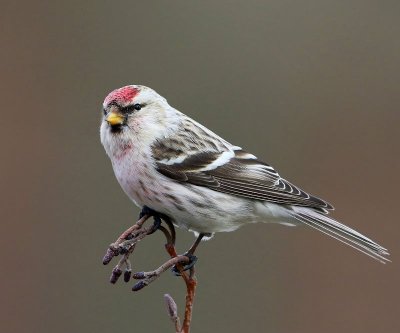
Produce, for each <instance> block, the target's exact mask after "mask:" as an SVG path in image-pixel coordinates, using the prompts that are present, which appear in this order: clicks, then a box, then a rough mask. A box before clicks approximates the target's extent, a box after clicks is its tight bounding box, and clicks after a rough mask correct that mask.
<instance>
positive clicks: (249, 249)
mask: <svg viewBox="0 0 400 333" xmlns="http://www.w3.org/2000/svg"><path fill="white" fill-rule="evenodd" d="M1 7H2V9H1V14H0V15H1V18H0V27H1V34H0V38H1V52H0V66H1V78H2V80H1V83H0V85H1V90H0V91H1V92H0V94H1V100H2V105H3V107H2V119H1V124H2V131H1V152H2V163H1V212H2V223H1V229H2V230H1V238H2V239H1V253H2V258H3V260H2V268H1V286H2V291H1V311H0V316H1V318H0V331H1V332H8V333H13V332H21V333H22V332H34V333H36V332H44V333H47V332H57V333H64V332H97V333H102V332H138V331H141V332H143V331H149V332H161V331H162V332H172V325H171V323H170V322H169V319H168V317H167V315H166V311H165V308H164V304H163V299H162V295H163V293H165V292H170V293H171V294H172V295H173V296H174V297H175V299H176V300H178V301H179V305H180V306H181V307H180V309H181V310H182V304H183V298H184V293H183V289H184V288H183V285H182V282H181V280H180V279H177V278H174V277H173V276H172V274H165V275H164V276H163V278H161V279H160V280H159V281H157V282H156V283H154V284H153V285H152V286H151V287H149V288H146V289H145V290H143V291H142V292H140V293H137V294H134V293H132V292H131V291H130V287H131V285H132V284H131V283H130V284H128V285H126V284H123V283H119V284H118V285H115V286H113V285H110V284H109V283H108V277H109V274H110V270H111V268H112V267H108V266H107V267H103V266H102V264H101V258H102V255H103V253H104V251H105V249H106V247H107V245H108V244H109V243H110V242H111V241H113V240H114V239H115V237H116V236H117V235H119V233H120V232H121V231H122V230H124V229H125V228H126V227H128V226H129V225H130V224H131V223H132V222H133V221H134V220H135V219H136V216H137V214H138V212H139V210H138V209H137V208H136V207H134V206H133V204H131V203H130V201H129V200H128V199H127V197H126V196H125V195H124V194H123V192H122V190H121V189H120V187H119V185H118V184H117V181H116V180H115V178H114V175H113V172H112V170H111V165H110V163H109V160H108V158H107V157H106V155H105V153H104V151H103V148H102V146H101V144H100V142H99V130H98V127H99V122H100V108H101V103H102V101H103V99H104V97H105V95H106V94H107V93H108V92H109V91H110V90H112V89H114V88H117V87H120V86H122V85H126V84H131V83H136V84H144V85H148V86H150V87H152V88H154V89H156V90H157V91H158V92H160V93H161V94H162V95H163V96H165V97H167V98H168V100H169V102H170V104H172V105H173V106H175V107H177V108H178V109H179V110H181V111H183V112H185V113H187V114H188V115H190V116H192V117H193V118H195V119H197V120H198V121H200V122H202V123H203V124H205V125H206V126H208V127H210V128H211V129H213V130H215V131H216V132H218V133H219V134H220V135H222V136H223V137H225V138H226V139H228V140H229V141H231V142H232V143H235V144H238V145H241V146H242V147H244V148H246V149H247V150H249V151H252V152H253V153H255V154H257V155H258V156H259V157H260V158H262V159H264V160H265V161H267V162H269V163H271V164H272V165H273V166H275V167H276V168H277V169H278V170H279V171H280V173H281V174H282V175H283V176H285V177H286V178H288V179H289V180H291V181H293V182H295V183H296V184H298V185H300V186H302V187H303V188H305V189H306V190H308V191H310V192H312V193H314V194H316V195H319V196H321V197H323V198H325V199H327V200H329V201H330V202H332V203H333V204H334V205H335V207H336V209H337V211H336V212H335V213H334V216H335V217H336V218H338V219H340V220H342V221H343V222H345V223H347V224H349V225H350V226H352V227H355V228H356V229H358V230H360V231H361V232H362V233H365V234H366V235H368V236H370V237H371V238H373V239H374V240H376V241H378V242H380V243H381V244H382V245H384V246H386V247H388V248H389V249H390V251H391V253H392V259H393V263H390V264H387V265H381V264H379V263H377V262H375V261H373V260H372V259H370V258H369V257H367V256H364V255H362V254H360V253H358V252H356V251H354V250H352V249H351V248H349V247H346V246H344V245H342V244H340V243H338V242H336V241H333V240H332V239H330V238H327V237H326V236H324V235H322V234H320V233H318V232H316V231H314V230H311V229H309V228H307V227H303V228H287V227H283V226H277V225H263V224H259V225H251V226H248V227H244V228H242V229H241V230H239V231H237V232H235V233H230V234H219V235H217V236H216V237H215V238H214V239H213V240H211V241H210V242H208V243H205V244H202V246H201V248H200V249H199V252H198V255H199V257H200V259H199V262H198V265H197V268H198V269H197V273H198V278H199V288H198V297H197V300H196V304H195V312H194V321H193V332H214V331H218V332H247V331H252V332H284V333H286V332H297V333H300V332H307V333H309V332H327V333H329V332H352V333H356V332H364V333H368V332H398V331H399V329H400V324H399V320H398V319H399V278H400V272H399V262H400V256H399V254H400V247H399V241H398V238H399V231H400V221H399V218H398V206H399V204H398V200H399V195H398V193H399V180H400V179H399V161H400V157H399V147H400V145H399V121H400V116H399V112H400V110H399V106H400V89H399V83H400V70H399V60H400V39H399V35H400V3H399V1H372V0H371V1H365V0H364V1H361V0H360V1H353V0H352V1H316V0H314V1H311V0H310V1H285V0H274V1H147V2H146V3H145V2H143V3H139V2H137V1H86V2H83V1H64V2H60V3H58V2H55V1H41V2H28V1H25V2H14V3H11V2H3V3H2V6H1ZM178 237H179V238H178V241H179V250H180V251H182V252H183V251H184V250H185V249H186V248H187V247H188V246H189V244H190V243H191V242H192V240H193V236H192V235H191V234H188V233H185V232H179V234H178ZM163 242H164V241H163V239H162V237H161V235H156V236H154V237H151V238H148V239H146V241H145V242H142V243H141V244H140V246H139V247H138V250H137V252H136V256H135V259H134V267H135V269H136V270H150V269H152V268H154V267H156V266H158V264H160V263H161V262H163V261H164V260H165V258H166V254H165V252H164V251H163V247H162V245H163Z"/></svg>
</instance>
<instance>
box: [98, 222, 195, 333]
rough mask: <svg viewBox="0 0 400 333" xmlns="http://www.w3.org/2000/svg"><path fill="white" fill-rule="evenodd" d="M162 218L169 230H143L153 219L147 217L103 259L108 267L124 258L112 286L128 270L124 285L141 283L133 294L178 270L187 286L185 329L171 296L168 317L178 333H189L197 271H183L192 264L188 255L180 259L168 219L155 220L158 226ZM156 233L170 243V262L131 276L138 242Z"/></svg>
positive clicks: (109, 250)
mask: <svg viewBox="0 0 400 333" xmlns="http://www.w3.org/2000/svg"><path fill="white" fill-rule="evenodd" d="M160 217H161V218H162V220H163V222H165V223H166V225H167V228H165V227H164V226H162V225H160V224H159V223H155V224H154V225H152V226H150V227H143V225H144V223H145V222H146V221H147V220H148V219H149V218H150V215H149V214H146V215H144V216H143V217H142V218H140V219H139V220H138V221H137V222H136V223H135V224H134V225H133V226H132V227H130V228H128V229H127V230H125V231H124V232H123V233H122V234H121V235H120V236H119V237H118V239H117V240H116V241H115V242H114V243H112V244H110V246H109V247H108V249H107V252H106V254H105V256H104V258H103V264H104V265H107V264H108V263H110V262H111V260H112V259H113V258H114V257H116V256H118V255H122V257H121V259H120V260H119V261H118V263H117V265H116V266H115V267H114V269H113V270H112V274H111V277H110V282H111V283H113V284H114V283H116V282H117V281H118V279H119V277H120V276H121V275H122V269H123V268H124V267H125V272H124V281H125V282H129V280H130V279H131V277H133V278H134V279H137V280H140V281H139V282H137V283H136V284H135V285H134V286H133V287H132V290H133V291H139V290H141V289H143V288H144V287H146V286H147V285H149V284H150V283H152V282H153V281H155V280H156V279H157V278H158V277H160V276H161V274H162V273H164V272H165V271H166V270H168V269H169V268H171V267H173V266H175V267H176V269H177V270H178V272H179V273H180V275H181V276H182V278H183V280H184V282H185V284H186V306H185V318H184V321H183V324H182V326H181V322H180V319H179V317H178V309H177V305H176V303H175V301H174V299H173V298H172V297H171V296H170V295H168V294H165V295H164V299H165V301H166V304H167V310H168V314H169V317H170V318H171V320H172V322H173V323H174V325H175V331H176V332H179V333H189V331H190V324H191V319H192V311H193V302H194V297H195V292H196V286H197V280H196V277H195V274H194V273H195V271H194V267H191V268H190V271H189V273H187V272H185V271H184V266H183V265H184V264H188V263H189V262H190V259H189V257H188V256H186V255H177V253H176V249H175V238H176V234H175V228H174V225H173V224H172V222H171V221H170V219H169V218H168V217H166V216H156V217H155V221H156V222H157V221H158V222H159V221H160V220H159V218H160ZM156 230H160V231H162V232H163V234H164V236H165V238H166V240H167V243H166V244H165V249H166V251H167V252H168V254H169V255H170V257H171V259H169V260H167V261H166V262H165V263H164V264H162V265H161V266H160V267H158V268H157V269H155V270H153V271H149V272H137V273H134V274H132V268H131V263H130V261H129V256H130V254H132V252H133V251H134V249H135V247H136V245H137V243H138V242H139V241H141V240H142V239H144V238H145V237H146V236H148V235H150V234H152V233H154V232H155V231H156ZM189 252H190V251H189Z"/></svg>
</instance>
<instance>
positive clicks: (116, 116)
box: [106, 111, 124, 126]
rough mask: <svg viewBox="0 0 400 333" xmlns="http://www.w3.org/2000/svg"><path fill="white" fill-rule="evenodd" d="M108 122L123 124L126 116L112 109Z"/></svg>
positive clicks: (113, 124) (107, 118) (112, 124)
mask: <svg viewBox="0 0 400 333" xmlns="http://www.w3.org/2000/svg"><path fill="white" fill-rule="evenodd" d="M106 122H108V123H109V124H110V125H111V126H115V125H122V124H123V123H124V117H123V116H122V115H121V114H120V113H117V112H115V111H111V112H110V113H109V114H108V115H107V117H106Z"/></svg>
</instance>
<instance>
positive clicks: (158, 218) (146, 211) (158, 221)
mask: <svg viewBox="0 0 400 333" xmlns="http://www.w3.org/2000/svg"><path fill="white" fill-rule="evenodd" d="M146 215H147V216H152V217H153V219H154V223H153V227H152V228H151V229H150V231H149V232H148V235H151V234H152V233H154V232H156V231H157V230H158V229H159V228H160V225H161V214H160V213H158V212H156V211H155V210H154V209H151V208H149V207H147V206H143V208H142V210H141V212H140V214H139V219H141V218H143V217H144V216H146Z"/></svg>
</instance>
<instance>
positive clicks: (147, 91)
mask: <svg viewBox="0 0 400 333" xmlns="http://www.w3.org/2000/svg"><path fill="white" fill-rule="evenodd" d="M173 113H174V111H173V109H172V108H171V107H170V106H169V105H168V103H167V101H166V99H165V98H164V97H162V96H160V95H159V94H157V93H156V92H155V91H154V90H153V89H151V88H148V87H145V86H140V85H129V86H125V87H122V88H119V89H116V90H114V91H112V92H110V93H109V94H108V95H107V97H106V98H105V100H104V103H103V117H102V123H101V127H100V134H101V141H102V143H103V145H104V146H105V148H106V150H107V152H108V153H113V151H115V150H119V149H120V148H121V146H124V145H126V142H127V141H131V142H132V141H135V142H134V143H135V144H136V143H138V142H140V143H141V144H149V143H151V142H152V141H154V140H155V139H156V138H157V136H158V135H162V134H163V132H164V131H165V129H166V128H168V127H170V125H171V124H170V123H171V119H172V118H173V117H172V118H171V115H172V114H173Z"/></svg>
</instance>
